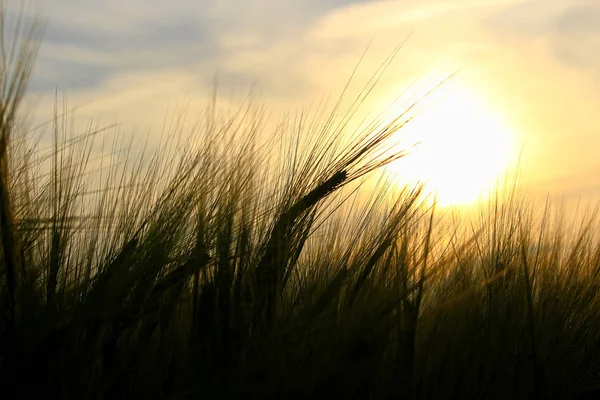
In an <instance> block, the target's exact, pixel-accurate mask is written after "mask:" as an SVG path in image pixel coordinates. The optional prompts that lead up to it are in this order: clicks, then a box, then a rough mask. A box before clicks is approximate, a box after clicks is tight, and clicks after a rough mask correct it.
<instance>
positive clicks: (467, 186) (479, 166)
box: [393, 88, 515, 206]
mask: <svg viewBox="0 0 600 400" xmlns="http://www.w3.org/2000/svg"><path fill="white" fill-rule="evenodd" d="M438 97H439V99H438V100H436V101H435V102H434V103H433V104H431V105H430V106H427V107H426V109H425V111H424V112H423V113H421V114H420V115H419V116H418V117H417V118H415V120H413V121H412V122H410V123H409V124H408V125H407V126H406V128H405V130H404V132H403V136H406V138H407V140H408V142H410V141H412V142H413V143H416V142H418V144H417V145H416V146H415V147H414V148H413V149H412V150H411V152H410V154H409V155H408V156H407V157H405V158H403V159H401V160H400V161H398V162H397V163H396V164H394V166H393V167H394V168H393V172H394V173H395V174H397V175H398V177H399V179H400V180H401V181H403V182H404V181H409V182H416V181H422V182H426V188H427V192H429V193H431V194H435V195H436V197H437V200H438V204H440V205H442V206H445V205H461V204H469V203H473V202H475V201H476V200H477V199H478V198H479V196H480V195H481V194H482V193H486V192H487V190H488V188H489V187H490V185H492V184H493V183H494V181H495V180H496V179H498V178H499V177H500V176H501V175H502V173H503V172H504V171H505V170H506V168H507V167H508V166H509V164H510V162H511V160H512V159H514V155H515V149H514V143H513V142H514V133H513V131H512V130H511V128H510V127H509V126H508V125H507V124H506V123H505V122H504V121H503V119H502V116H501V114H500V113H499V112H498V111H496V110H494V109H492V108H491V107H489V106H487V105H486V104H485V103H484V102H483V101H482V100H481V99H480V98H478V97H477V96H476V95H475V94H474V93H472V92H470V91H468V90H466V89H456V88H453V89H450V90H448V91H446V92H444V91H442V93H440V96H438Z"/></svg>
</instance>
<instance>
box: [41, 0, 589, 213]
mask: <svg viewBox="0 0 600 400" xmlns="http://www.w3.org/2000/svg"><path fill="white" fill-rule="evenodd" d="M41 6H42V7H41V14H42V15H43V16H44V17H45V18H46V19H47V21H48V27H47V29H46V34H45V39H44V42H43V45H42V48H41V52H40V56H39V58H38V64H37V67H36V69H35V73H34V77H33V80H32V84H31V90H30V93H31V97H30V99H31V102H30V104H32V105H35V107H36V110H38V111H37V112H36V118H40V119H44V117H47V116H48V115H49V114H44V112H45V111H44V110H51V109H52V104H53V99H54V91H55V89H56V88H58V89H59V91H61V92H64V93H65V94H66V96H67V100H68V103H69V105H71V106H75V105H80V104H85V103H90V104H88V105H87V106H85V107H84V108H83V109H82V110H81V111H80V114H79V115H80V116H81V117H85V118H87V117H89V116H95V117H102V118H105V120H106V121H108V122H116V121H119V122H124V123H127V124H129V125H128V126H137V127H139V128H141V129H142V130H143V129H145V128H148V127H149V126H150V123H152V122H154V123H155V122H160V121H161V120H162V118H163V117H164V115H165V114H166V113H167V112H168V109H171V110H172V109H173V107H174V106H175V105H177V104H178V103H180V102H182V101H183V100H184V99H185V100H186V101H188V102H189V104H190V105H191V107H192V108H194V107H195V106H197V107H198V108H200V107H202V106H203V105H204V104H205V102H206V101H207V99H208V98H210V95H211V90H212V85H213V79H214V77H215V74H218V79H219V87H220V93H221V96H222V101H224V102H227V101H229V100H231V99H235V98H242V97H243V96H244V95H245V94H246V93H247V92H248V91H249V89H250V88H251V87H252V86H253V85H256V88H257V93H258V97H259V99H260V100H261V101H263V102H264V103H265V104H266V105H267V107H269V108H270V109H272V110H273V111H274V114H275V115H277V113H278V112H283V111H285V110H293V109H296V108H300V107H302V106H305V105H308V104H310V102H311V101H313V100H318V99H320V98H322V97H324V96H328V95H329V96H332V97H333V98H335V97H336V96H337V95H338V94H339V93H340V91H341V89H342V88H343V86H344V84H345V83H346V81H347V79H348V78H349V76H350V74H351V72H352V70H353V68H354V66H355V65H356V63H357V62H358V60H359V58H360V56H361V54H362V53H363V52H364V50H365V49H366V48H367V46H368V45H369V43H371V44H370V47H369V50H368V52H367V55H366V58H365V59H364V60H363V62H362V64H361V66H360V70H359V73H358V74H357V76H356V77H355V80H354V88H355V90H356V91H357V90H358V89H360V88H361V86H362V85H364V84H366V82H367V80H368V78H369V77H370V76H371V75H372V74H373V73H374V72H375V70H376V68H377V67H378V66H379V64H381V62H382V61H383V60H384V59H385V57H386V56H387V55H389V54H390V53H391V52H392V51H393V49H394V48H395V47H396V46H397V45H399V44H400V43H401V42H402V41H403V40H404V39H405V38H406V37H407V36H408V35H409V34H410V38H409V39H408V41H407V42H406V44H405V45H404V46H403V48H402V49H401V50H400V52H399V54H398V56H397V57H396V59H395V61H394V62H393V64H392V65H391V66H390V68H389V69H388V70H387V72H386V74H385V75H384V77H383V79H382V80H381V82H380V84H379V86H378V88H379V90H378V91H377V92H376V93H375V94H374V95H373V97H372V98H371V103H368V104H367V105H366V107H367V108H369V107H371V108H373V110H372V111H378V110H376V109H375V108H376V107H381V105H382V104H384V103H385V102H386V101H387V100H389V99H391V98H393V97H394V96H395V95H397V94H399V93H400V92H401V91H402V90H403V89H405V88H406V87H407V85H408V84H410V83H411V82H413V81H414V80H415V79H418V81H417V82H418V83H417V85H420V87H421V88H424V87H427V85H431V84H432V83H433V82H435V79H439V78H440V77H443V76H446V75H448V74H450V73H452V72H455V71H458V77H457V78H456V80H455V82H454V83H453V84H452V85H451V86H449V88H448V90H447V91H446V92H444V96H445V97H443V98H442V99H441V100H440V101H439V102H438V103H435V105H433V106H432V107H431V111H430V113H429V114H427V111H424V113H423V114H422V116H421V117H422V121H421V122H419V123H418V124H415V126H414V128H413V131H414V130H417V128H419V129H421V130H422V131H427V132H429V136H430V137H432V138H434V139H435V140H433V141H430V142H428V143H427V144H426V145H424V146H423V147H424V149H423V150H422V151H421V153H424V152H426V150H425V149H429V150H427V151H429V152H430V153H427V154H425V155H423V154H422V155H421V156H419V157H422V158H421V159H420V161H419V159H415V160H413V161H409V160H408V158H407V161H406V164H405V166H404V167H402V168H405V169H404V170H403V169H402V168H400V167H399V169H398V173H399V174H402V173H404V172H403V171H412V172H414V171H415V170H424V169H425V166H429V167H431V168H434V169H435V168H436V166H438V167H439V168H438V170H439V171H441V172H435V171H429V172H428V173H429V174H430V176H429V177H430V178H431V179H433V180H436V179H437V181H438V186H439V187H440V191H443V190H444V189H443V186H444V185H448V181H450V180H451V179H453V178H452V176H454V177H456V175H457V174H462V175H463V176H465V175H468V174H472V176H471V178H469V179H467V178H464V177H463V178H462V183H461V181H456V182H454V184H453V186H454V187H463V188H464V191H468V190H469V188H468V182H469V181H471V180H477V179H480V180H481V179H483V180H485V179H488V178H487V177H489V176H491V175H494V174H495V173H496V172H497V171H500V170H502V168H504V167H506V165H507V163H512V162H515V160H516V158H517V157H518V156H519V152H522V153H521V154H522V167H521V168H522V174H523V175H524V177H525V179H526V180H527V182H528V184H529V187H530V188H531V191H532V192H534V193H538V194H543V193H547V192H549V193H552V194H555V195H557V196H561V195H564V196H566V197H568V198H570V199H576V198H581V199H584V200H585V199H596V198H598V195H600V157H599V156H598V155H597V153H598V152H599V150H600V96H599V95H598V93H600V91H599V89H600V51H599V50H600V2H598V1H597V0H529V1H517V0H444V1H430V0H420V1H417V0H398V1H394V0H386V1H358V0H351V1H345V0H324V1H319V0H294V1H284V0H235V1H234V0H230V1H218V0H211V1H208V0H170V1H154V0H127V1H123V0H103V1H98V0H47V2H41ZM356 93H357V92H356ZM367 111H369V110H367ZM427 115H429V117H427ZM472 115H476V117H471V116H472ZM148 129H150V128H148ZM449 138H453V139H452V140H451V139H449ZM436 144H437V145H436ZM469 146H471V147H469ZM461 148H462V149H463V150H461ZM465 149H466V151H464V150H465ZM461 151H462V153H461ZM451 152H458V153H457V157H454V158H452V157H450V156H448V154H450V153H451ZM503 152H504V153H503ZM505 153H506V154H505ZM469 154H470V155H469ZM423 157H424V158H423ZM424 160H425V161H424ZM432 160H434V161H432ZM411 163H412V164H411ZM407 174H408V173H407ZM478 174H479V175H478ZM461 185H463V186H461ZM475 189H477V188H475ZM470 190H473V188H470ZM449 201H451V200H449Z"/></svg>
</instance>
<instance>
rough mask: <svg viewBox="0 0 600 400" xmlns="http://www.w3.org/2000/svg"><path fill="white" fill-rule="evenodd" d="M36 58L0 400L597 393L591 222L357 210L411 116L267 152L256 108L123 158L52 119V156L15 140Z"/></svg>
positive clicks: (10, 81)
mask: <svg viewBox="0 0 600 400" xmlns="http://www.w3.org/2000/svg"><path fill="white" fill-rule="evenodd" d="M25 33H26V34H29V35H30V36H26V37H31V38H35V37H36V36H35V34H34V33H35V32H29V33H27V32H25ZM35 50H36V48H35V41H22V42H21V44H20V47H17V53H15V54H16V57H15V58H14V59H13V60H12V62H7V63H5V64H4V65H5V66H6V67H5V68H4V70H3V74H2V82H1V84H2V91H1V98H0V110H1V112H2V115H1V117H2V119H1V124H2V125H1V126H0V133H1V134H2V136H1V144H2V146H0V166H1V171H0V172H1V174H0V175H1V178H2V179H1V181H0V227H1V229H2V235H1V241H2V243H1V253H0V388H1V390H2V393H3V394H4V395H6V396H7V397H6V398H62V399H71V398H72V399H87V398H90V399H112V398H157V399H158V398H160V399H167V398H207V399H213V398H244V399H247V398H298V399H301V398H316V397H321V398H325V397H332V396H334V397H335V398H337V397H342V398H344V397H345V398H360V399H368V398H372V399H384V398H406V399H431V398H436V399H444V398H448V399H455V398H489V399H494V398H496V399H506V398H528V399H529V398H557V399H563V398H586V397H585V396H588V398H595V395H597V394H598V392H597V390H598V389H597V388H598V385H599V384H600V375H599V374H600V357H599V354H600V329H599V328H600V297H599V295H598V289H599V286H600V282H599V279H598V274H599V273H600V246H599V244H600V242H599V241H598V237H597V234H596V232H597V228H598V226H597V222H598V221H597V218H596V214H595V213H592V214H590V216H589V218H587V219H585V220H584V221H583V222H582V223H580V224H578V225H576V226H574V227H572V226H571V227H569V225H568V224H566V223H565V222H564V221H563V222H561V219H560V213H558V214H553V213H552V212H551V208H548V209H541V210H540V209H536V208H533V207H531V206H529V203H528V202H527V199H526V198H522V197H518V196H517V192H516V191H510V190H509V191H508V192H506V193H504V195H502V196H499V197H496V198H493V199H492V200H490V201H489V203H488V204H486V205H485V206H482V208H481V212H480V215H479V217H478V218H477V219H475V220H472V219H471V220H466V219H464V220H453V219H452V218H450V217H451V216H450V215H448V214H447V213H444V212H436V211H435V209H434V208H432V207H430V206H429V205H428V204H429V203H427V202H425V201H424V199H423V197H422V195H421V191H420V188H418V187H416V188H405V189H398V188H396V187H395V186H394V185H393V184H391V183H390V182H386V181H381V182H380V184H378V185H375V186H374V187H370V189H369V190H368V191H365V190H364V189H365V185H366V184H365V183H364V182H365V181H364V179H366V178H367V177H370V176H372V175H373V173H375V172H376V170H378V169H379V168H381V167H383V166H384V165H386V164H387V163H389V162H391V161H393V160H395V159H396V158H398V157H400V156H402V154H400V153H390V151H389V150H390V148H393V146H391V143H393V141H394V138H395V135H401V128H402V126H403V125H404V121H405V119H406V116H405V115H402V116H399V118H398V119H396V120H392V121H391V122H389V119H380V120H374V122H373V123H371V124H366V125H365V126H364V129H363V130H361V131H358V132H357V133H356V134H355V135H353V136H352V137H350V138H347V137H346V138H345V139H344V141H340V136H341V135H342V132H343V130H344V125H345V124H346V123H347V119H345V118H346V117H345V114H344V113H342V112H340V111H339V110H334V111H333V112H332V115H333V116H332V117H331V119H329V117H323V116H320V117H318V118H317V117H315V118H314V119H310V118H309V119H307V120H303V121H302V123H299V122H298V121H296V122H295V123H292V122H289V121H288V122H287V123H286V124H284V125H282V126H283V129H281V130H280V131H277V132H274V133H272V136H269V137H270V138H274V139H272V140H273V141H268V142H266V144H265V143H263V142H261V140H260V139H261V138H262V137H264V135H265V133H264V132H262V131H261V127H262V126H263V122H264V115H265V114H264V113H262V112H261V110H260V109H256V108H253V107H252V106H251V105H245V106H244V107H242V108H240V110H239V112H237V113H234V114H232V115H231V116H230V117H218V116H217V115H216V113H215V112H212V111H211V110H210V109H209V110H208V111H207V113H206V114H205V115H203V116H202V118H200V119H199V123H198V124H196V125H194V128H193V130H192V132H190V135H189V137H188V136H185V135H174V136H170V135H169V133H171V132H166V134H167V136H166V137H167V139H166V142H165V144H164V145H161V146H158V150H157V151H156V153H146V155H145V157H142V158H133V157H131V158H128V156H127V154H131V153H127V150H131V149H130V148H128V147H127V146H125V147H123V145H122V143H119V142H118V141H117V142H115V143H114V144H112V147H111V151H109V152H108V155H107V154H106V153H102V155H101V157H98V156H97V154H98V153H97V152H96V147H94V146H95V144H97V141H98V138H99V137H101V136H102V132H100V131H89V132H85V133H83V134H78V135H75V136H68V135H67V134H66V132H65V130H64V129H62V128H63V125H62V124H61V121H62V119H61V118H60V117H59V113H57V118H56V120H55V121H54V128H55V130H54V132H53V137H54V142H53V143H54V144H53V147H51V148H50V149H47V148H46V149H44V148H42V147H40V146H38V144H37V143H38V141H37V136H36V133H33V134H32V133H27V132H26V130H25V129H24V128H22V127H21V125H19V123H18V120H17V116H18V111H19V104H20V103H19V101H20V99H22V97H23V95H24V89H25V83H26V81H27V78H28V75H29V68H30V67H31V65H32V63H33V56H34V54H35ZM19 51H20V53H19ZM8 61H10V60H8ZM336 115H337V116H338V117H339V118H338V117H336V118H334V117H335V116H336ZM340 121H341V122H340ZM182 138H184V139H185V138H188V139H189V140H190V142H189V143H188V142H186V141H185V140H183V141H180V139H182ZM123 149H124V150H125V152H119V151H118V150H123ZM167 149H171V150H173V152H170V151H167ZM115 154H119V155H120V156H119V157H115V156H114V155H115ZM123 154H124V156H123ZM390 154H392V155H390ZM173 156H176V157H175V158H173ZM107 159H108V161H103V160H107ZM274 166H275V167H274ZM361 185H362V189H363V190H359V189H360V188H361ZM365 193H369V194H368V195H365ZM594 391H596V393H595V394H594Z"/></svg>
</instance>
